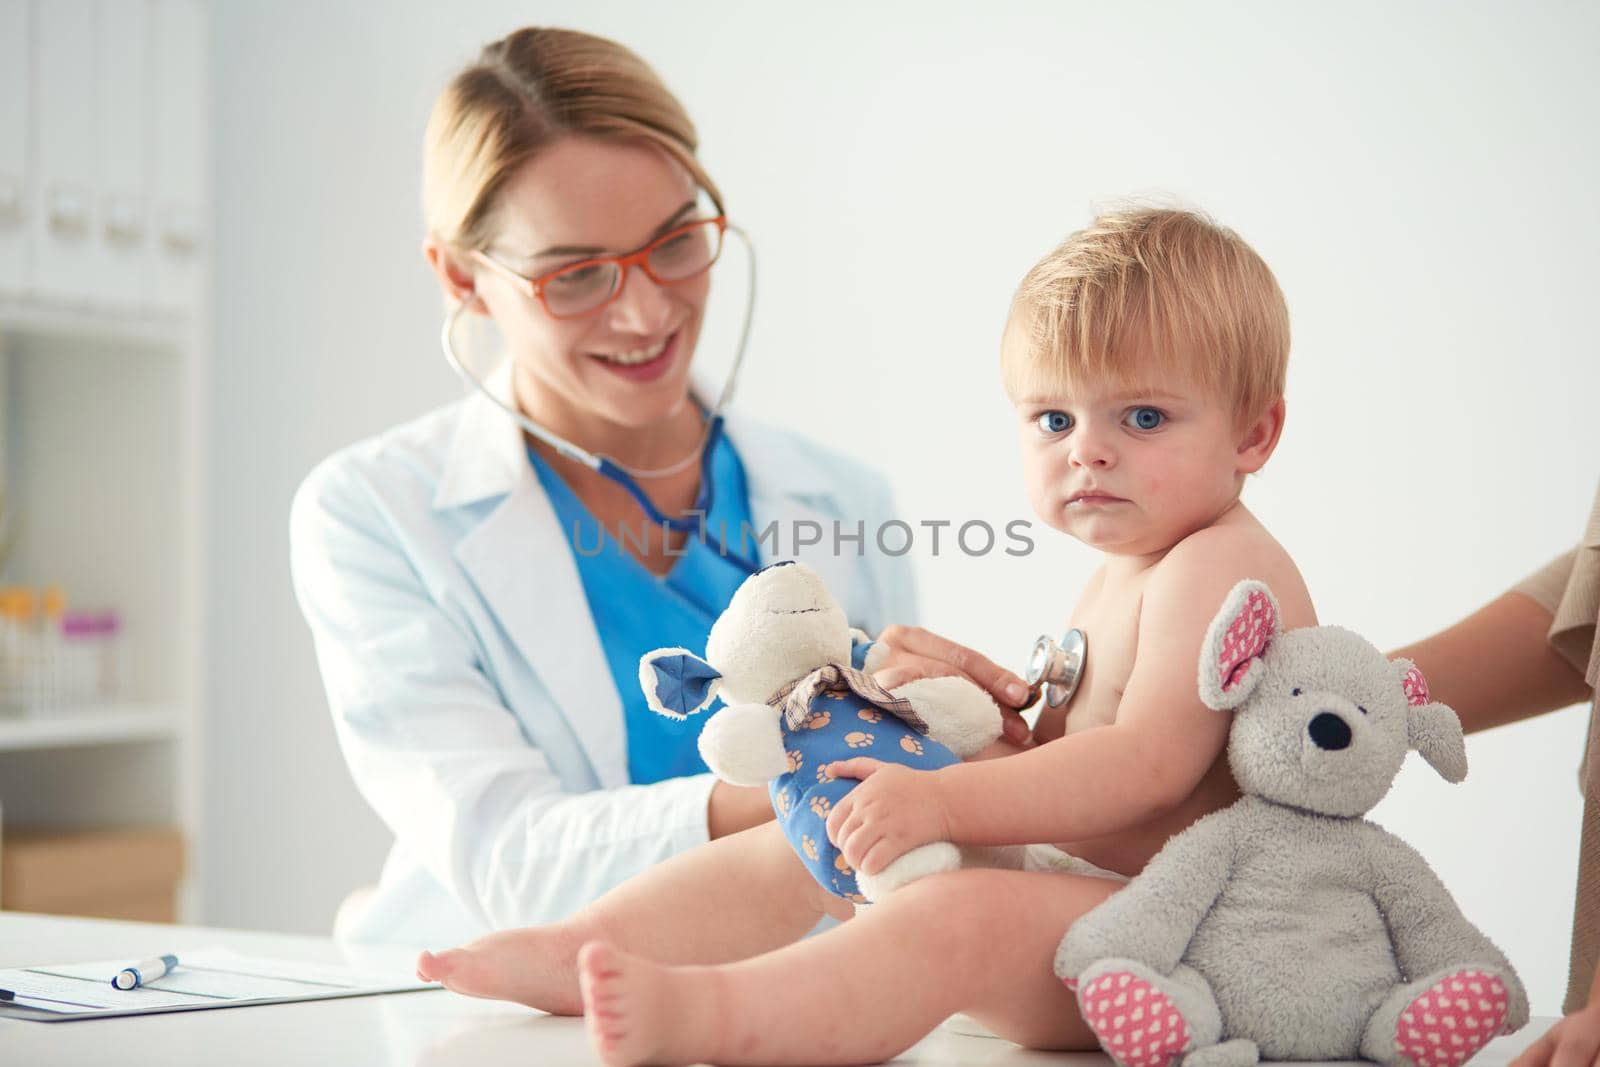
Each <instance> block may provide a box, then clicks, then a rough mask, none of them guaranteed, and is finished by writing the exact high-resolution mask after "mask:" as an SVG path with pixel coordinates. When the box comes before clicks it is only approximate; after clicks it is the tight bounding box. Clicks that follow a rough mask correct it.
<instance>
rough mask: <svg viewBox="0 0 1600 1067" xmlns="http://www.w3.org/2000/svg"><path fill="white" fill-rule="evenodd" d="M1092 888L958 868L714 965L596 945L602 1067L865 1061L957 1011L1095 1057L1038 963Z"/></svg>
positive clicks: (1101, 895) (1084, 882)
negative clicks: (768, 948) (847, 918)
mask: <svg viewBox="0 0 1600 1067" xmlns="http://www.w3.org/2000/svg"><path fill="white" fill-rule="evenodd" d="M1119 888H1121V887H1120V886H1119V885H1118V884H1117V883H1115V882H1111V881H1107V880H1105V879H1099V878H1083V877H1076V876H1073V875H1065V874H1043V873H1034V872H1024V871H991V870H962V871H954V872H951V873H948V874H940V875H934V876H932V877H929V878H925V879H923V880H921V881H918V882H914V883H912V884H911V885H908V886H906V887H904V888H903V889H899V890H896V891H895V892H894V893H892V894H890V895H889V896H888V897H887V898H886V899H885V900H883V901H882V902H881V903H878V904H874V905H872V906H871V907H869V908H866V909H865V910H863V911H862V912H861V913H860V914H858V915H857V916H856V917H855V919H853V920H852V921H851V922H849V923H846V924H845V925H843V926H841V927H839V928H838V929H836V930H830V931H828V932H827V933H826V934H823V935H822V936H821V937H815V938H812V939H810V940H809V941H803V942H801V943H799V944H795V945H790V946H789V947H787V948H783V949H779V950H777V951H775V952H770V953H768V954H767V955H765V956H761V957H759V958H756V959H752V960H745V961H744V962H741V963H732V964H728V965H726V966H717V967H706V966H687V967H685V966H677V967H673V966H662V965H660V964H657V963H651V962H648V961H646V960H642V959H639V958H637V957H635V956H631V955H629V954H627V953H626V952H623V951H619V950H618V949H617V948H616V947H614V946H612V945H609V944H607V943H605V942H596V943H593V944H590V945H586V946H584V949H583V951H582V953H581V955H580V957H579V965H580V970H581V972H582V978H583V992H584V1001H585V1006H586V1014H587V1016H588V1026H589V1033H590V1036H591V1037H592V1038H593V1039H594V1042H595V1046H596V1048H597V1050H598V1051H599V1053H600V1057H601V1059H602V1060H603V1061H604V1062H605V1063H607V1064H610V1065H619V1064H633V1063H668V1064H670V1063H699V1062H701V1061H702V1060H705V1061H711V1062H715V1063H720V1064H853V1063H876V1062H878V1061H880V1060H886V1059H889V1058H891V1057H893V1056H896V1055H898V1054H899V1053H901V1052H903V1051H905V1050H906V1049H908V1048H910V1047H911V1046H912V1045H914V1044H916V1043H917V1042H918V1041H919V1040H921V1039H922V1038H923V1037H924V1036H925V1035H926V1034H927V1033H928V1032H929V1031H930V1030H932V1029H933V1028H934V1027H935V1026H937V1025H938V1024H939V1022H940V1021H941V1020H943V1019H944V1018H946V1017H947V1016H949V1015H951V1014H952V1013H954V1012H957V1011H965V1012H968V1013H970V1014H971V1015H973V1016H974V1017H976V1018H977V1019H978V1020H979V1021H980V1022H982V1023H984V1024H985V1025H987V1026H988V1027H990V1028H991V1029H992V1030H994V1031H995V1032H996V1033H998V1034H999V1035H1000V1036H1002V1037H1006V1038H1009V1039H1011V1040H1013V1041H1016V1042H1018V1043H1020V1044H1024V1045H1028V1046H1031V1047H1035V1048H1066V1049H1086V1050H1087V1049H1096V1048H1098V1047H1099V1046H1098V1045H1097V1043H1096V1042H1095V1038H1094V1035H1093V1034H1091V1033H1090V1031H1089V1029H1088V1027H1086V1026H1085V1025H1084V1024H1083V1020H1082V1019H1081V1018H1080V1017H1079V1015H1078V1008H1077V1004H1076V1002H1075V1000H1074V998H1073V995H1072V994H1071V993H1070V992H1069V991H1068V990H1067V989H1066V987H1065V986H1063V985H1062V983H1061V981H1060V980H1059V979H1058V978H1056V976H1055V974H1054V973H1053V971H1052V969H1051V965H1052V961H1053V959H1054V956H1055V951H1056V946H1057V945H1058V944H1059V943H1060V941H1061V937H1062V935H1063V934H1065V933H1066V930H1067V927H1068V926H1069V925H1070V924H1071V922H1072V920H1073V919H1075V918H1076V917H1077V916H1079V915H1082V914H1083V913H1084V912H1086V911H1088V910H1089V909H1090V908H1092V907H1094V906H1095V905H1096V904H1098V903H1100V902H1101V901H1102V900H1104V899H1105V898H1106V897H1108V896H1110V895H1111V894H1112V893H1113V892H1114V891H1115V890H1117V889H1119Z"/></svg>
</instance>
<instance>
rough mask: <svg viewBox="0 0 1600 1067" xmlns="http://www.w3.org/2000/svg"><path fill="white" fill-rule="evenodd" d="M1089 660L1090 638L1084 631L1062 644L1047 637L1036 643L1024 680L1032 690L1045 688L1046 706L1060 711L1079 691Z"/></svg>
mask: <svg viewBox="0 0 1600 1067" xmlns="http://www.w3.org/2000/svg"><path fill="white" fill-rule="evenodd" d="M1088 656H1089V638H1088V636H1087V635H1086V634H1084V632H1083V631H1082V630H1079V629H1071V630H1068V631H1067V632H1066V633H1065V634H1063V635H1062V637H1061V640H1060V641H1057V640H1056V639H1055V638H1053V637H1051V636H1050V635H1049V634H1045V635H1044V636H1042V637H1040V638H1039V640H1037V641H1035V642H1034V643H1033V652H1032V653H1030V654H1029V656H1028V669H1027V672H1026V673H1025V674H1024V675H1023V679H1024V680H1025V681H1026V682H1027V683H1028V688H1030V689H1034V690H1037V689H1038V687H1039V686H1040V685H1041V684H1042V685H1043V686H1044V702H1045V703H1046V704H1048V705H1050V706H1051V707H1052V708H1059V707H1061V706H1062V705H1063V704H1065V703H1067V702H1068V701H1069V700H1071V699H1072V694H1074V693H1076V692H1077V691H1078V683H1079V682H1080V681H1082V679H1083V665H1084V662H1085V660H1087V659H1088Z"/></svg>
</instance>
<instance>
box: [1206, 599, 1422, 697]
mask: <svg viewBox="0 0 1600 1067" xmlns="http://www.w3.org/2000/svg"><path fill="white" fill-rule="evenodd" d="M1277 624H1278V618H1277V613H1276V612H1275V611H1274V610H1273V608H1272V601H1271V599H1269V598H1268V597H1267V595H1266V594H1265V593H1262V592H1253V593H1251V594H1250V595H1249V596H1247V597H1246V598H1245V602H1244V606H1243V607H1241V608H1240V609H1239V614H1237V615H1235V616H1234V618H1233V622H1231V623H1229V624H1228V630H1227V632H1226V633H1224V634H1223V635H1222V647H1221V648H1220V649H1219V650H1218V652H1217V676H1218V677H1220V678H1221V679H1222V691H1223V692H1224V693H1226V692H1228V691H1229V690H1231V689H1233V688H1234V687H1235V686H1237V685H1238V684H1239V683H1240V682H1242V681H1243V680H1244V676H1245V675H1246V674H1248V673H1249V672H1250V665H1251V664H1252V663H1254V662H1255V661H1256V659H1257V658H1259V657H1260V656H1261V654H1262V653H1264V652H1266V650H1267V646H1268V645H1270V644H1272V634H1273V631H1274V630H1276V629H1277ZM1418 677H1420V675H1419V676H1418Z"/></svg>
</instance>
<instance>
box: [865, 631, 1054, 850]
mask: <svg viewBox="0 0 1600 1067" xmlns="http://www.w3.org/2000/svg"><path fill="white" fill-rule="evenodd" d="M867 666H868V668H869V669H870V670H871V671H872V677H873V680H874V681H876V682H877V683H878V684H879V685H881V686H883V687H884V688H885V689H893V688H895V687H896V686H900V685H905V684H906V683H907V682H914V681H916V680H917V679H918V678H944V677H948V676H950V675H956V676H959V677H962V678H965V679H967V680H968V681H969V682H972V683H973V684H974V685H976V686H977V687H978V688H979V689H982V690H984V691H985V692H987V693H988V694H989V695H990V696H991V697H993V698H994V701H995V703H996V704H999V705H1000V715H1001V718H1002V720H1003V728H1004V730H1005V732H1004V734H1002V735H1001V736H1002V737H1003V739H1004V740H1006V741H1010V742H1011V743H1012V744H1014V745H1019V746H1024V747H1026V745H1027V740H1028V738H1029V737H1030V736H1031V734H1032V731H1031V730H1030V729H1029V728H1028V724H1027V722H1025V721H1024V720H1023V718H1022V716H1021V715H1020V714H1019V713H1018V712H1017V710H1016V709H1018V708H1020V707H1023V706H1024V705H1025V704H1027V702H1028V687H1027V685H1025V684H1024V683H1023V681H1022V679H1021V678H1019V677H1018V676H1017V675H1015V674H1013V673H1011V672H1010V671H1008V670H1006V669H1005V668H1003V667H1000V666H997V665H996V664H995V663H994V661H993V660H991V659H989V658H988V657H987V656H985V655H983V654H982V653H981V652H976V651H974V650H972V649H970V648H968V647H967V646H966V645H959V644H957V643H956V642H954V641H951V640H950V639H949V638H946V637H940V636H939V635H938V634H936V633H933V632H932V631H930V630H924V629H923V628H922V627H920V626H886V627H884V629H883V632H882V633H880V634H879V635H878V637H877V643H876V645H875V646H874V647H873V649H872V651H871V653H870V654H869V656H868V661H867ZM868 873H871V872H868Z"/></svg>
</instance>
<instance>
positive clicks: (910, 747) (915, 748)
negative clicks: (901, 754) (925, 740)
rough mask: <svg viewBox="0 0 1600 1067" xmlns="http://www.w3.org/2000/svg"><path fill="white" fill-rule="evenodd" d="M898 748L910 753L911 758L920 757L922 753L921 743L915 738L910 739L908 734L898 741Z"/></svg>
mask: <svg viewBox="0 0 1600 1067" xmlns="http://www.w3.org/2000/svg"><path fill="white" fill-rule="evenodd" d="M900 747H901V748H903V749H905V750H906V751H907V752H909V753H911V754H912V755H913V756H920V755H922V752H923V748H922V742H921V741H919V740H917V739H916V738H915V737H912V736H911V735H910V734H907V735H906V736H905V737H902V738H901V739H900Z"/></svg>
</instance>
